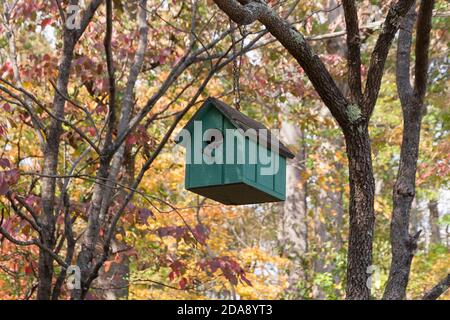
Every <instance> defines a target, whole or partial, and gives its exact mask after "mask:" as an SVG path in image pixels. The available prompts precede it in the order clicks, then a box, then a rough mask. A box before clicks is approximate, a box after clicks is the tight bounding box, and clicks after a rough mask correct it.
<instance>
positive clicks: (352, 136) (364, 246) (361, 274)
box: [346, 125, 375, 300]
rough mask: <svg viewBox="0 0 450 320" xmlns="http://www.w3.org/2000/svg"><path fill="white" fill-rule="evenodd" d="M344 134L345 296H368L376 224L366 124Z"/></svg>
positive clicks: (351, 297) (359, 297)
mask: <svg viewBox="0 0 450 320" xmlns="http://www.w3.org/2000/svg"><path fill="white" fill-rule="evenodd" d="M349 131H350V132H348V133H347V134H346V144H347V156H348V160H349V179H350V207H349V214H350V226H349V230H350V232H349V244H348V259H347V261H348V265H347V290H346V294H347V299H349V300H363V299H364V300H367V299H369V298H370V288H369V287H368V285H367V279H368V274H367V271H368V268H369V267H370V266H371V265H372V241H373V233H374V224H375V213H374V193H375V181H374V177H373V169H372V160H371V146H370V140H369V132H368V128H367V126H364V125H358V126H355V127H353V128H351V130H349Z"/></svg>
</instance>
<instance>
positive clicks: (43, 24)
mask: <svg viewBox="0 0 450 320" xmlns="http://www.w3.org/2000/svg"><path fill="white" fill-rule="evenodd" d="M52 22H53V19H52V18H45V19H43V20H42V22H41V27H42V29H45V27H46V26H49V25H51V24H52Z"/></svg>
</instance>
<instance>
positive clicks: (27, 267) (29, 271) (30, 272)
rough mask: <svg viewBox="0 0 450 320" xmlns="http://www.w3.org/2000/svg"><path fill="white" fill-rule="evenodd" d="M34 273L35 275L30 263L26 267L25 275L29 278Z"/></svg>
mask: <svg viewBox="0 0 450 320" xmlns="http://www.w3.org/2000/svg"><path fill="white" fill-rule="evenodd" d="M32 273H33V267H32V266H31V263H29V264H27V265H26V266H25V274H26V275H27V276H28V275H30V274H32Z"/></svg>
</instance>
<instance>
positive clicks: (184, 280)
mask: <svg viewBox="0 0 450 320" xmlns="http://www.w3.org/2000/svg"><path fill="white" fill-rule="evenodd" d="M187 282H188V281H187V279H186V278H184V277H183V278H181V280H180V282H179V283H178V284H179V285H180V289H181V290H184V289H185V288H186V285H187Z"/></svg>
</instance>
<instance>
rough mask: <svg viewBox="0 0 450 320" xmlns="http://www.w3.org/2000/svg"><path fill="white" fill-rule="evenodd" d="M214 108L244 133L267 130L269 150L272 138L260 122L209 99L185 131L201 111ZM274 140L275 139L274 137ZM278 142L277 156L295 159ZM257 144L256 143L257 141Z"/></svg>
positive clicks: (218, 101) (214, 99)
mask: <svg viewBox="0 0 450 320" xmlns="http://www.w3.org/2000/svg"><path fill="white" fill-rule="evenodd" d="M211 105H212V106H214V107H215V108H216V109H217V110H219V111H220V112H221V113H222V114H223V115H224V116H225V117H226V118H227V119H228V120H230V122H231V123H232V124H233V125H234V126H235V127H236V128H238V129H242V130H244V131H246V130H248V129H254V130H256V131H258V130H261V129H264V130H267V140H268V141H267V147H268V149H271V141H272V136H271V132H270V130H269V129H268V128H267V127H266V126H265V125H263V124H262V123H261V122H258V121H256V120H253V119H251V118H249V117H247V116H246V115H245V114H243V113H241V112H239V111H238V110H236V109H235V108H232V107H230V106H229V105H227V104H225V103H223V102H222V101H220V100H218V99H216V98H212V97H209V98H208V99H206V101H205V103H204V104H203V105H202V106H201V108H200V109H199V110H198V111H197V112H196V113H195V114H194V116H193V117H192V118H191V120H189V122H188V123H187V124H186V126H185V129H187V127H188V126H189V125H190V124H191V122H192V121H194V120H196V119H197V118H199V116H200V115H201V113H202V111H203V110H204V109H205V108H208V107H210V106H211ZM274 138H275V137H274ZM253 139H254V140H256V139H257V137H253ZM275 139H276V140H277V141H278V142H279V154H280V155H282V156H284V157H286V158H289V159H293V158H295V155H294V154H293V153H292V152H291V151H290V150H289V149H288V148H287V147H286V146H285V145H284V144H283V143H282V142H281V141H279V139H277V138H275ZM257 142H258V141H257Z"/></svg>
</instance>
